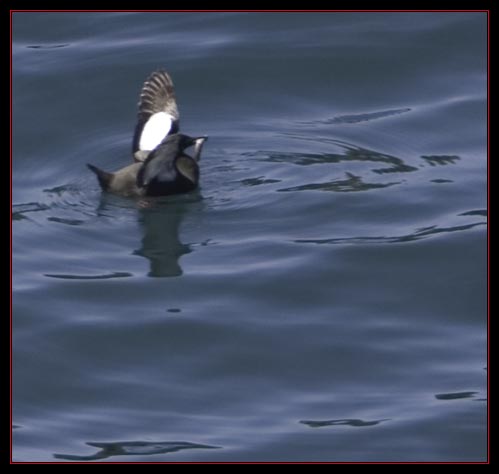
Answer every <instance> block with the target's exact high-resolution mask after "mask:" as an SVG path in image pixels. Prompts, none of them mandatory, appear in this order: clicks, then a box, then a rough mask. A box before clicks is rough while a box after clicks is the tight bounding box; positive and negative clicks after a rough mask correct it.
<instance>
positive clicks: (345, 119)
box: [302, 107, 411, 125]
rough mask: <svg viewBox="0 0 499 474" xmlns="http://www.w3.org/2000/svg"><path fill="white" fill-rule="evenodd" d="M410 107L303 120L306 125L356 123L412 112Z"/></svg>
mask: <svg viewBox="0 0 499 474" xmlns="http://www.w3.org/2000/svg"><path fill="white" fill-rule="evenodd" d="M410 111H411V109H410V108H409V107H406V108H403V109H392V110H382V111H379V112H367V113H361V114H353V115H338V116H336V117H332V118H328V119H323V120H313V121H310V122H302V123H303V124H304V125H316V124H327V125H342V124H354V123H360V122H368V121H371V120H377V119H382V118H386V117H391V116H393V115H400V114H405V113H407V112H410Z"/></svg>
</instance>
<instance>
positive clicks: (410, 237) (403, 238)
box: [293, 222, 487, 244]
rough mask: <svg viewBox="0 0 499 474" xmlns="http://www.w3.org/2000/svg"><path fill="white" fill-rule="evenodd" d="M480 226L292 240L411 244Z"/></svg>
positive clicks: (431, 227) (484, 223)
mask: <svg viewBox="0 0 499 474" xmlns="http://www.w3.org/2000/svg"><path fill="white" fill-rule="evenodd" d="M480 225H487V223H486V222H474V223H471V224H466V225H456V226H452V227H438V226H430V227H425V228H424V229H416V230H415V231H414V232H413V233H411V234H405V235H399V236H391V237H390V236H379V237H343V238H331V239H296V240H293V242H295V243H300V244H362V243H364V244H365V243H371V244H375V243H380V244H387V243H395V242H398V243H401V242H412V241H415V240H420V239H423V238H425V237H430V236H433V235H437V234H442V233H447V232H459V231H463V230H468V229H472V228H473V227H477V226H480Z"/></svg>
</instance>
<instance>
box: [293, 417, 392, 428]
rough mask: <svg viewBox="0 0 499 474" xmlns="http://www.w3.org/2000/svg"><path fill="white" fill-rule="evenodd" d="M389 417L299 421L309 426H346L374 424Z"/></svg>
mask: <svg viewBox="0 0 499 474" xmlns="http://www.w3.org/2000/svg"><path fill="white" fill-rule="evenodd" d="M388 420H389V418H383V419H382V420H372V421H364V420H359V419H356V418H346V419H340V420H301V421H300V423H302V424H303V425H307V426H310V428H322V427H323V426H337V425H347V426H355V427H362V426H374V425H377V424H379V423H382V422H383V421H388Z"/></svg>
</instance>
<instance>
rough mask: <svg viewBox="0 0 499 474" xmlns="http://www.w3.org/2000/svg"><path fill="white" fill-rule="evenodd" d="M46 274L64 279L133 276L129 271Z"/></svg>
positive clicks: (46, 274)
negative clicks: (98, 273)
mask: <svg viewBox="0 0 499 474" xmlns="http://www.w3.org/2000/svg"><path fill="white" fill-rule="evenodd" d="M44 276H46V277H50V278H61V279H63V280H108V279H110V278H127V277H131V276H133V275H132V274H131V273H128V272H114V273H106V274H103V275H70V274H62V273H61V274H55V273H45V274H44Z"/></svg>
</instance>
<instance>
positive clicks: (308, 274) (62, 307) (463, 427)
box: [12, 12, 487, 462]
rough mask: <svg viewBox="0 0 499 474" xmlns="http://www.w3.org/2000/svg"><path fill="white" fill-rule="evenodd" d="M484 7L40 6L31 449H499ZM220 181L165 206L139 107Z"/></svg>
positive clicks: (26, 95) (41, 454)
mask: <svg viewBox="0 0 499 474" xmlns="http://www.w3.org/2000/svg"><path fill="white" fill-rule="evenodd" d="M486 26H487V18H486V14H485V13H479V12H477V13H14V15H13V47H12V48H13V49H12V52H13V161H12V163H13V176H12V179H13V344H14V346H13V401H14V403H13V422H14V429H13V459H14V460H15V461H93V460H95V461H127V462H129V461H145V462H148V461H151V462H158V461H484V460H485V459H486V456H487V451H486V444H487V443H486V441H487V405H486V399H487V393H486V388H487V351H486V349H487V347H486V345H487V295H486V267H487V245H486V242H487V193H486V187H487V146H486V143H487V140H486V138H487V137H486V133H487V123H486V113H487V97H486V80H487V72H486V71H487V69H486V68H487V56H486V42H487V30H486ZM160 67H162V68H165V69H166V70H168V71H169V72H170V73H171V75H172V77H173V80H174V82H175V85H176V92H177V100H178V104H179V109H180V114H181V129H182V130H183V131H184V132H186V133H188V134H191V135H195V136H198V135H204V134H206V135H208V136H209V141H208V142H207V144H206V146H205V149H204V151H203V158H202V163H201V188H200V189H199V191H197V192H193V193H190V194H186V195H182V196H176V197H167V198H161V199H156V200H154V201H153V202H151V203H148V204H147V205H144V203H143V202H140V201H136V200H133V199H127V198H121V197H116V196H110V195H104V194H102V193H101V191H100V189H99V187H98V184H97V182H96V180H95V177H94V176H93V175H92V173H91V172H90V171H88V170H87V168H86V166H85V164H86V163H87V162H91V163H94V164H96V165H98V166H100V167H102V168H105V169H116V168H119V167H121V166H123V165H125V164H127V163H129V162H130V160H131V139H132V134H133V128H134V126H135V117H136V104H137V101H138V93H139V90H140V87H141V85H142V82H143V81H144V79H145V78H146V77H147V76H148V75H149V73H151V72H152V71H153V70H155V69H157V68H160Z"/></svg>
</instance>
